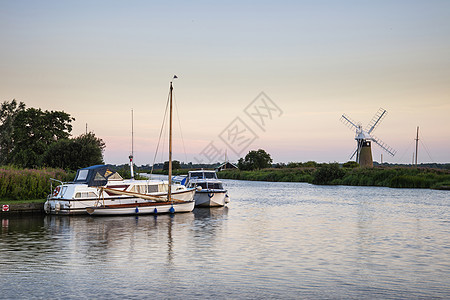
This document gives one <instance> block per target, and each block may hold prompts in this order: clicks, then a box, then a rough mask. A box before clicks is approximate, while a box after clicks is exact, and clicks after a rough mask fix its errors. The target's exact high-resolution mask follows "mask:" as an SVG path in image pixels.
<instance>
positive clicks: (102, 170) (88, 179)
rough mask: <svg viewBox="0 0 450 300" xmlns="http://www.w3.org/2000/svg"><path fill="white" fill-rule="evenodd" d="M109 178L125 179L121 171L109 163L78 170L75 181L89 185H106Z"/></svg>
mask: <svg viewBox="0 0 450 300" xmlns="http://www.w3.org/2000/svg"><path fill="white" fill-rule="evenodd" d="M108 180H123V178H122V176H120V174H119V173H117V172H116V171H114V170H112V169H111V167H110V166H107V165H95V166H90V167H87V168H84V169H79V170H78V171H77V176H75V180H74V183H84V184H87V185H88V186H104V185H106V184H107V183H108Z"/></svg>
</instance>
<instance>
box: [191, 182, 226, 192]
mask: <svg viewBox="0 0 450 300" xmlns="http://www.w3.org/2000/svg"><path fill="white" fill-rule="evenodd" d="M197 185H198V186H201V187H202V189H215V190H222V189H223V186H222V184H221V183H209V182H200V183H198V184H197Z"/></svg>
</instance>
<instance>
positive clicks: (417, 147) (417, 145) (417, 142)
mask: <svg viewBox="0 0 450 300" xmlns="http://www.w3.org/2000/svg"><path fill="white" fill-rule="evenodd" d="M417 150H419V126H417V135H416V168H417Z"/></svg>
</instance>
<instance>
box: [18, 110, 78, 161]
mask: <svg viewBox="0 0 450 300" xmlns="http://www.w3.org/2000/svg"><path fill="white" fill-rule="evenodd" d="M73 120H75V119H74V118H72V117H70V115H69V114H68V113H65V112H63V111H50V112H49V111H42V110H41V109H36V108H28V109H26V110H21V111H19V112H18V113H17V115H16V117H15V118H14V121H13V127H14V130H13V133H12V143H13V148H12V151H11V157H10V159H11V162H12V163H13V164H15V165H18V166H21V167H25V168H30V167H37V166H39V165H40V161H39V160H40V159H41V158H42V155H43V154H44V153H45V151H47V150H48V148H49V147H50V145H51V144H53V143H55V142H57V141H58V140H61V139H68V138H69V136H70V132H71V131H72V125H70V123H71V122H72V121H73Z"/></svg>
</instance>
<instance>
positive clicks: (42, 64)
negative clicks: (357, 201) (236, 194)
mask: <svg viewBox="0 0 450 300" xmlns="http://www.w3.org/2000/svg"><path fill="white" fill-rule="evenodd" d="M173 75H177V76H178V79H175V80H173V79H172V78H173ZM172 80H173V85H174V98H175V108H176V109H175V111H174V122H173V128H174V150H173V151H174V159H177V160H180V161H183V162H189V161H191V162H193V163H199V162H204V163H213V162H217V161H224V160H225V157H227V159H228V160H230V161H237V160H238V159H239V158H240V157H244V156H245V155H246V154H247V153H248V151H250V150H257V149H264V150H265V151H267V152H268V153H269V154H270V155H271V157H272V159H273V161H274V162H285V163H287V162H306V161H317V162H346V161H348V160H349V159H350V155H351V154H352V153H353V151H354V149H355V147H356V142H355V140H354V137H355V132H354V131H352V130H349V128H347V127H346V126H345V125H344V124H342V123H341V122H340V117H341V115H342V114H343V113H345V114H346V115H348V116H349V117H351V118H352V119H353V120H354V121H355V122H360V123H361V124H362V125H363V126H365V125H367V124H368V123H369V122H370V120H371V119H372V117H373V116H374V115H375V113H376V112H377V111H378V109H379V108H383V109H385V110H387V112H388V113H387V115H386V117H385V118H384V119H383V120H382V122H381V123H380V125H379V126H378V128H377V129H376V130H375V131H374V134H375V135H376V136H377V137H378V138H379V139H381V140H382V141H383V142H384V143H386V144H387V145H389V146H390V147H392V148H394V149H395V150H396V151H397V152H396V154H395V156H393V157H392V156H390V155H389V154H387V153H386V152H384V151H383V150H382V149H381V148H380V147H378V146H377V145H372V154H373V158H374V160H375V161H378V162H380V161H381V160H382V161H383V162H389V163H411V161H412V158H413V154H414V150H415V144H414V143H415V141H414V139H415V137H416V130H417V127H418V126H419V128H420V129H419V154H418V161H419V163H421V162H423V163H426V162H435V163H448V162H450V1H433V0H431V1H413V0H412V1H226V2H225V1H221V2H217V3H216V2H215V1H170V2H168V1H133V0H132V1H45V0H43V1H26V0H18V1H6V0H0V101H1V102H3V101H11V100H12V99H16V100H17V101H22V102H24V103H25V104H26V106H27V107H35V108H41V109H43V110H49V111H50V110H54V111H55V110H57V111H61V110H63V111H65V112H67V113H69V114H70V115H71V116H72V117H74V118H75V122H74V123H73V130H72V136H78V135H80V134H83V133H85V132H86V127H87V129H88V131H92V132H94V133H95V135H96V136H97V137H99V138H101V139H103V141H104V142H105V143H106V149H105V152H104V159H105V162H106V163H111V164H122V163H127V162H128V156H129V155H130V153H131V149H132V146H131V145H132V139H131V136H132V121H131V120H132V115H133V137H134V138H133V141H134V142H133V150H134V157H135V163H136V164H138V165H142V164H152V163H153V162H158V161H164V160H166V159H167V155H165V154H163V153H165V152H167V146H166V144H167V143H166V140H167V139H166V140H162V141H161V146H160V147H159V149H160V151H158V153H157V154H156V155H155V152H156V149H157V144H158V138H159V135H160V132H161V125H162V123H163V118H164V113H165V107H166V103H167V98H168V93H169V83H170V82H171V81H172ZM132 111H133V113H132ZM163 133H164V136H166V135H167V133H166V132H165V130H163ZM164 145H165V146H164ZM155 157H156V159H155Z"/></svg>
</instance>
